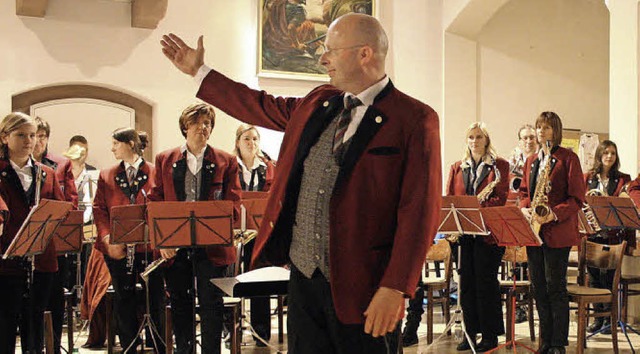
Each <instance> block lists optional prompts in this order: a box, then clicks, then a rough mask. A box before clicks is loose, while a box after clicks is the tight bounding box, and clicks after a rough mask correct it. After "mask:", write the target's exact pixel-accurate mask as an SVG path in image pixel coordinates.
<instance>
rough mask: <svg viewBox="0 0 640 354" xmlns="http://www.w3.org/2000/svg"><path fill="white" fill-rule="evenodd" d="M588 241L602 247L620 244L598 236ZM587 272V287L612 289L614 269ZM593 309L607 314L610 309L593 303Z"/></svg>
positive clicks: (595, 269)
mask: <svg viewBox="0 0 640 354" xmlns="http://www.w3.org/2000/svg"><path fill="white" fill-rule="evenodd" d="M589 241H591V242H595V243H599V244H602V245H608V244H619V243H620V242H617V243H616V242H615V241H619V239H618V238H615V240H614V239H609V238H604V237H602V236H600V235H595V236H590V237H589ZM612 241H614V242H612ZM587 272H588V273H589V287H592V288H598V289H609V290H610V289H611V288H612V287H613V277H614V276H615V274H616V270H615V269H610V270H606V269H599V268H593V267H587ZM593 308H594V310H595V311H596V312H607V311H609V310H610V309H611V304H610V303H595V304H593ZM600 319H602V318H600Z"/></svg>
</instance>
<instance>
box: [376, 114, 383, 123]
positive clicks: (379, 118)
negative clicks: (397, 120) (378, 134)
mask: <svg viewBox="0 0 640 354" xmlns="http://www.w3.org/2000/svg"><path fill="white" fill-rule="evenodd" d="M376 123H378V124H380V123H382V117H380V116H377V117H376Z"/></svg>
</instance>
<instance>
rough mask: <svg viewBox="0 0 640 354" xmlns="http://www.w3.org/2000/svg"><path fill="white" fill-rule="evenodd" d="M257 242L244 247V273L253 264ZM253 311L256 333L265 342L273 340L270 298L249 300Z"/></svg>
mask: <svg viewBox="0 0 640 354" xmlns="http://www.w3.org/2000/svg"><path fill="white" fill-rule="evenodd" d="M254 244H255V240H254V241H251V242H249V243H248V244H246V245H245V246H244V251H243V253H242V265H243V267H244V271H245V272H246V271H248V270H249V267H250V263H251V254H252V253H253V245H254ZM249 308H250V311H251V326H252V327H253V329H254V330H255V331H256V333H257V334H258V335H259V336H260V337H262V338H263V339H265V340H267V341H268V340H269V339H270V338H271V306H270V299H269V298H268V297H254V298H251V299H249Z"/></svg>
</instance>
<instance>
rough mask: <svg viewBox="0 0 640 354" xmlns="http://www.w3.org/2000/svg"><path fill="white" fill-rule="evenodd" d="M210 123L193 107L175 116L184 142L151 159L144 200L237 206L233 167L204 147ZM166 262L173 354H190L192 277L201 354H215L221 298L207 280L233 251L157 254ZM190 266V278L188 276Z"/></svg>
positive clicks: (211, 116)
mask: <svg viewBox="0 0 640 354" xmlns="http://www.w3.org/2000/svg"><path fill="white" fill-rule="evenodd" d="M214 123H215V112H214V110H213V107H211V106H209V105H207V104H194V105H191V106H189V107H187V108H186V109H185V110H184V111H183V112H182V115H181V116H180V119H179V125H180V131H181V132H182V135H183V136H184V137H185V138H186V142H185V144H184V145H182V146H180V147H177V148H173V149H170V150H167V151H163V152H161V153H159V154H158V155H156V164H155V166H156V175H155V186H154V187H153V189H152V192H151V195H150V199H151V200H155V201H204V200H231V201H234V202H237V206H238V207H239V202H240V198H241V193H242V190H241V189H240V182H239V181H238V162H237V161H236V158H235V157H234V156H233V155H231V154H228V153H226V152H224V151H221V150H218V149H214V148H212V147H211V146H209V145H208V144H207V140H209V136H210V135H211V131H212V130H213V126H214ZM160 253H161V254H162V257H164V258H165V259H170V260H172V262H171V264H170V265H169V266H168V267H167V268H166V269H165V272H164V275H165V281H166V285H167V288H168V291H169V299H170V302H171V315H172V318H173V330H174V333H175V336H176V345H177V353H191V352H192V350H193V347H192V346H193V345H195V343H193V342H192V338H193V331H192V324H193V321H195V319H194V318H193V313H192V305H193V300H192V298H191V295H190V294H189V290H190V289H191V288H192V284H193V277H194V276H195V277H196V279H197V288H198V290H197V292H198V300H199V301H198V302H199V304H200V319H201V322H200V328H201V332H202V336H201V343H202V352H203V353H219V352H220V340H221V333H222V311H223V302H222V293H221V292H220V291H219V290H218V289H216V287H215V286H214V285H213V284H211V282H210V279H211V278H219V277H223V276H224V274H225V272H226V270H227V266H228V265H229V264H231V263H233V262H234V261H235V259H236V250H235V248H234V247H223V246H209V247H206V248H196V249H193V259H190V258H189V253H190V250H188V249H179V250H177V251H176V250H170V249H161V250H160ZM192 262H195V268H196V274H193V272H192V266H193V265H192Z"/></svg>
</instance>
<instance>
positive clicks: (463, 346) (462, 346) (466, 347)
mask: <svg viewBox="0 0 640 354" xmlns="http://www.w3.org/2000/svg"><path fill="white" fill-rule="evenodd" d="M469 336H470V337H471V338H472V343H469V341H468V340H467V338H466V337H465V338H464V340H463V341H462V343H460V344H458V346H457V347H456V350H457V351H459V352H463V351H465V350H471V345H473V346H474V348H475V346H476V341H475V337H476V336H475V335H469Z"/></svg>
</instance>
